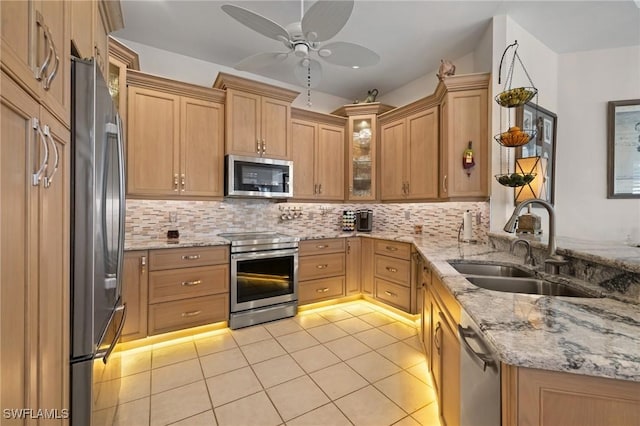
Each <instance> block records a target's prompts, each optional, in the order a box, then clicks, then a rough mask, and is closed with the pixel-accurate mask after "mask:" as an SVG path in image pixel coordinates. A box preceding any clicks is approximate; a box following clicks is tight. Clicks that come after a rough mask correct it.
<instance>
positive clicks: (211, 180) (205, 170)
mask: <svg viewBox="0 0 640 426" xmlns="http://www.w3.org/2000/svg"><path fill="white" fill-rule="evenodd" d="M223 122H224V106H223V105H222V104H219V103H216V102H208V101H203V100H199V99H192V98H186V97H182V98H181V99H180V132H181V137H180V188H181V189H180V193H181V194H182V195H187V196H204V197H206V196H214V197H215V196H218V197H221V196H222V195H223V194H224V186H223V179H220V170H221V168H222V166H221V165H222V164H224V150H223V148H222V147H223V145H222V141H223V138H224V130H223Z"/></svg>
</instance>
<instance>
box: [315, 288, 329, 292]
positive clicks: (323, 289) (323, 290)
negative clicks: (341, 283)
mask: <svg viewBox="0 0 640 426" xmlns="http://www.w3.org/2000/svg"><path fill="white" fill-rule="evenodd" d="M328 291H329V289H328V288H327V287H325V288H319V289H316V293H326V292H328Z"/></svg>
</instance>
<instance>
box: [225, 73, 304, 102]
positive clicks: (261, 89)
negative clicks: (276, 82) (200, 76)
mask: <svg viewBox="0 0 640 426" xmlns="http://www.w3.org/2000/svg"><path fill="white" fill-rule="evenodd" d="M213 88H214V89H221V90H226V89H235V90H240V91H243V92H248V93H253V94H255V95H260V96H268V97H270V98H273V99H279V100H282V101H285V102H289V103H291V102H293V100H294V99H295V98H297V97H298V95H299V94H300V92H296V91H295V90H289V89H284V88H282V87H278V86H272V85H271V84H267V83H262V82H259V81H254V80H249V79H248V78H243V77H238V76H237V75H231V74H227V73H224V72H221V73H218V76H217V77H216V80H215V81H214V82H213Z"/></svg>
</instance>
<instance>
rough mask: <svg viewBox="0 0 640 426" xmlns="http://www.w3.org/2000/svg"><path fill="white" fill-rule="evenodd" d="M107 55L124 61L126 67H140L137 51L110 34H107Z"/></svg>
mask: <svg viewBox="0 0 640 426" xmlns="http://www.w3.org/2000/svg"><path fill="white" fill-rule="evenodd" d="M109 56H112V57H114V58H116V59H117V60H119V61H121V62H122V63H124V64H125V65H126V67H127V68H128V69H132V70H139V69H140V59H139V57H138V53H137V52H135V51H134V50H131V48H129V47H128V46H126V45H124V44H122V43H121V42H120V41H118V40H116V39H115V38H113V37H111V36H109Z"/></svg>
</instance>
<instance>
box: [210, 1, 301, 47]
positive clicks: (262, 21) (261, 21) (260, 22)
mask: <svg viewBox="0 0 640 426" xmlns="http://www.w3.org/2000/svg"><path fill="white" fill-rule="evenodd" d="M222 10H224V11H225V12H226V13H227V15H229V16H231V17H232V18H233V19H235V20H236V21H238V22H240V23H241V24H243V25H246V26H247V27H249V28H251V29H252V30H254V31H257V32H259V33H260V34H262V35H264V36H267V37H269V38H272V39H274V40H278V41H282V42H286V41H288V40H289V39H290V37H291V36H290V35H289V32H288V31H287V30H286V29H285V28H284V27H282V26H281V25H280V24H277V23H275V22H273V21H272V20H270V19H267V18H265V17H264V16H262V15H258V14H257V13H254V12H252V11H250V10H248V9H245V8H242V7H238V6H234V5H232V4H224V5H222Z"/></svg>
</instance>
